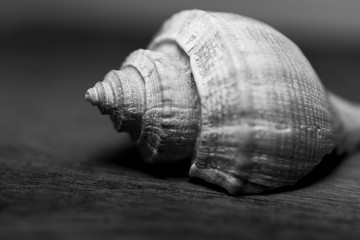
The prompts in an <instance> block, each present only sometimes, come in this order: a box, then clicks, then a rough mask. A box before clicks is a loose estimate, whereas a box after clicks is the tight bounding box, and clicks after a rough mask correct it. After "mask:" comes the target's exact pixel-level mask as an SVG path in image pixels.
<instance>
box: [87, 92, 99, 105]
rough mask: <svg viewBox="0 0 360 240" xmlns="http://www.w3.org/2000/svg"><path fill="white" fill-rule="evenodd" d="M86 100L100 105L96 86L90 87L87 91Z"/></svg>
mask: <svg viewBox="0 0 360 240" xmlns="http://www.w3.org/2000/svg"><path fill="white" fill-rule="evenodd" d="M85 100H86V101H88V102H90V103H91V104H92V105H99V102H100V101H99V96H98V94H97V91H96V90H95V89H94V88H89V89H88V90H87V91H86V93H85Z"/></svg>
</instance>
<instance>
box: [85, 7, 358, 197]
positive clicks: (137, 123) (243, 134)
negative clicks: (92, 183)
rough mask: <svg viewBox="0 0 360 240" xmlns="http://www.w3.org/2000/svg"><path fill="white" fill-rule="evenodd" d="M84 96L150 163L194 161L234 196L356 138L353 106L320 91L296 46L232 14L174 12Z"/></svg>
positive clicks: (286, 180)
mask: <svg viewBox="0 0 360 240" xmlns="http://www.w3.org/2000/svg"><path fill="white" fill-rule="evenodd" d="M86 99H87V100H88V101H90V102H91V103H92V104H93V105H96V106H98V107H99V109H100V110H101V112H102V113H104V114H109V115H110V116H111V119H112V120H113V122H114V125H115V128H116V129H117V130H118V131H121V132H128V133H130V134H131V137H132V139H133V140H134V141H136V144H137V145H138V146H139V149H140V150H141V151H142V153H143V156H144V160H145V161H146V162H151V163H156V162H175V161H181V160H184V159H191V162H192V165H191V168H190V171H189V175H190V176H191V177H198V178H202V179H204V180H206V181H208V182H210V183H214V184H217V185H220V186H221V187H223V188H225V189H226V190H227V191H228V192H229V193H231V194H237V193H260V192H263V191H266V190H270V189H274V188H278V187H281V186H287V185H293V184H295V183H296V182H297V181H298V180H299V179H301V178H302V177H303V176H305V175H306V174H307V173H309V172H310V171H311V170H312V169H313V168H314V167H315V166H316V165H317V164H318V163H319V162H320V161H321V159H322V158H323V157H324V156H325V155H326V154H328V153H330V152H331V151H332V150H333V149H334V147H335V146H336V144H337V142H339V141H342V142H344V143H346V144H343V145H342V146H350V145H351V144H352V145H354V144H353V143H354V142H356V141H357V140H358V138H359V137H354V135H353V136H352V138H356V141H354V139H352V140H350V142H351V144H350V143H349V139H351V138H350V137H347V135H346V134H343V133H344V132H346V131H348V130H349V124H347V123H344V119H348V117H347V116H345V115H346V114H349V113H350V114H351V112H352V106H350V105H348V104H347V103H346V102H345V101H343V100H341V99H339V98H338V97H335V96H333V95H331V94H330V93H328V92H327V91H326V90H325V89H324V87H323V85H322V84H321V82H320V81H319V78H318V76H317V75H316V73H315V71H314V70H313V68H312V67H311V65H310V63H309V62H308V60H307V59H306V58H305V57H304V55H303V53H302V52H301V51H300V49H299V48H298V47H297V46H296V45H295V44H294V43H293V42H292V41H290V40H289V39H288V38H286V37H285V36H284V35H282V34H281V33H279V32H278V31H276V30H275V29H273V28H272V27H270V26H268V25H266V24H264V23H262V22H259V21H257V20H254V19H251V18H248V17H243V16H239V15H235V14H230V13H217V12H205V11H201V10H190V11H182V12H180V13H177V14H175V15H174V16H172V17H171V18H170V19H169V20H167V21H166V22H165V23H164V24H163V26H162V28H161V29H160V31H159V32H158V33H157V34H156V36H155V37H154V39H153V40H152V42H151V43H150V45H149V46H148V48H147V50H137V51H134V52H133V53H131V54H130V55H129V57H128V58H127V59H126V60H125V62H124V63H123V64H122V66H121V68H120V70H119V71H116V70H113V71H111V72H110V73H108V75H107V76H106V77H105V80H104V81H103V82H98V83H96V85H95V86H94V87H93V88H91V89H89V90H88V91H87V93H86ZM343 105H344V106H346V107H345V108H344V107H343ZM341 109H347V110H346V111H345V112H346V113H344V112H343V113H338V111H341ZM350 122H351V121H350ZM350 125H351V123H350ZM184 161H185V160H184Z"/></svg>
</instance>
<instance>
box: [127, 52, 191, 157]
mask: <svg viewBox="0 0 360 240" xmlns="http://www.w3.org/2000/svg"><path fill="white" fill-rule="evenodd" d="M165 66H166V67H165ZM126 67H133V68H135V69H137V71H138V72H139V73H140V75H141V76H142V78H143V80H144V84H145V102H146V104H145V105H146V109H145V112H144V113H143V122H142V124H143V125H142V131H141V134H140V137H139V138H138V140H137V145H138V146H139V149H141V150H142V152H143V156H144V157H145V161H147V162H153V161H156V162H161V161H169V160H170V161H178V160H179V159H183V158H184V156H185V157H186V156H188V155H191V154H192V152H193V146H194V145H195V140H196V135H197V129H198V127H197V123H198V119H197V115H198V114H197V112H198V109H197V99H196V98H195V99H191V98H190V97H189V96H194V95H196V94H195V93H194V92H192V91H194V89H195V87H194V86H193V87H192V86H191V85H189V83H188V82H187V79H189V74H191V72H189V71H188V70H187V66H182V65H181V64H179V62H178V61H175V60H174V59H172V58H171V57H167V56H166V55H164V54H162V53H160V52H153V51H149V50H137V51H135V52H133V53H132V54H130V56H129V57H128V58H127V59H126V60H125V62H124V63H123V65H122V67H121V68H122V69H124V68H126ZM173 79H177V81H174V82H172V81H171V80H173ZM173 89H176V92H174V91H173ZM183 96H185V98H183Z"/></svg>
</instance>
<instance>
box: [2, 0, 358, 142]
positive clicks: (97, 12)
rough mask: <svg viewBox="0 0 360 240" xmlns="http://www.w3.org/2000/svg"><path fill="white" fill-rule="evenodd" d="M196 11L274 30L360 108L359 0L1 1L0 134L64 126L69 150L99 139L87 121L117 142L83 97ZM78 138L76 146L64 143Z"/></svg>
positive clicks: (332, 87)
mask: <svg viewBox="0 0 360 240" xmlns="http://www.w3.org/2000/svg"><path fill="white" fill-rule="evenodd" d="M193 8H198V9H204V10H211V11H225V12H233V13H237V14H242V15H246V16H250V17H253V18H256V19H259V20H261V21H264V22H266V23H268V24H270V25H272V26H273V27H275V28H276V29H278V30H279V31H281V32H282V33H284V34H285V35H286V36H288V37H289V38H291V39H292V40H293V41H294V42H295V43H297V44H298V45H299V46H300V48H301V49H302V50H303V51H304V53H305V54H306V56H307V57H308V58H309V59H310V62H311V63H312V64H313V66H314V68H315V69H316V71H317V72H318V74H319V76H320V78H321V79H322V82H323V83H324V85H325V86H326V87H327V88H328V89H330V90H331V91H334V92H335V93H337V94H339V95H341V96H345V97H347V98H349V99H351V100H354V101H360V96H359V94H358V89H359V87H360V86H359V84H360V81H359V80H360V73H359V71H360V70H359V61H360V55H359V52H360V44H359V43H360V24H359V23H360V14H359V10H360V1H357V0H342V1H337V0H304V1H290V0H273V1H260V0H224V1H213V0H192V1H161V0H152V1H140V0H132V1H119V0H103V1H87V0H62V1H46V0H29V1H21V0H2V1H1V2H0V79H1V86H0V107H1V109H5V111H6V114H2V115H1V121H2V126H7V127H6V128H2V129H1V131H2V134H3V135H5V136H6V134H9V135H11V136H13V135H14V132H21V136H22V138H23V136H24V135H25V134H26V133H28V136H29V138H32V139H43V137H41V136H39V138H34V137H33V136H34V134H35V135H39V134H41V133H42V132H43V133H44V134H46V133H48V132H49V131H52V130H54V129H57V130H60V131H58V134H60V135H61V134H63V135H64V136H62V137H63V139H66V141H65V143H64V144H66V143H67V144H69V146H72V145H73V144H78V143H79V142H82V141H84V140H83V135H84V134H85V132H86V134H87V135H88V134H91V133H89V131H88V130H86V131H85V129H81V127H84V124H85V125H86V124H88V125H86V127H88V128H93V127H96V128H97V129H99V126H103V125H104V129H100V130H99V132H98V133H97V134H101V133H102V132H103V131H105V132H106V131H108V132H107V134H110V132H111V134H114V135H115V133H113V130H112V128H111V127H109V126H108V123H104V121H105V120H104V119H103V118H102V117H101V116H100V115H99V114H98V113H97V112H95V109H93V108H92V107H91V106H90V105H89V104H88V103H86V102H85V101H84V100H83V97H84V92H85V91H86V89H87V88H89V87H90V86H92V85H93V84H94V83H95V82H96V81H100V80H102V79H103V76H104V75H105V74H106V72H107V71H109V70H111V69H114V68H118V67H119V65H120V64H121V63H122V61H123V60H124V58H125V57H126V56H127V55H128V54H129V53H130V52H131V51H133V50H135V49H138V48H145V47H146V46H147V44H148V43H149V41H150V40H151V38H152V36H153V34H154V33H156V31H157V30H158V29H159V27H160V25H161V23H162V22H163V21H164V20H166V19H167V18H168V17H170V16H171V15H172V14H173V13H175V12H177V11H180V10H183V9H193ZM59 119H61V121H59ZM83 119H87V120H86V123H84V120H83ZM24 120H26V122H24ZM91 124H93V125H91ZM98 124H100V125H98ZM105 126H106V127H105ZM74 129H76V130H77V131H74ZM105 129H106V130H105ZM70 132H71V134H72V138H71V139H74V140H73V142H72V141H71V140H70V139H68V138H67V137H66V136H65V135H66V134H69V133H70ZM107 138H108V136H107ZM89 139H91V138H89ZM17 140H18V139H17ZM50 142H51V141H50ZM48 143H49V141H47V142H46V144H48ZM39 144H42V143H39ZM54 145H58V144H55V143H54Z"/></svg>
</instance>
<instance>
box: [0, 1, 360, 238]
mask: <svg viewBox="0 0 360 240" xmlns="http://www.w3.org/2000/svg"><path fill="white" fill-rule="evenodd" d="M191 8H200V9H206V10H213V11H228V12H235V13H238V14H243V15H247V16H251V17H254V18H257V19H259V20H262V21H265V22H267V23H268V24H270V25H272V26H274V27H275V28H277V29H278V30H280V31H281V32H283V33H284V34H285V35H287V36H289V37H290V38H291V39H292V40H293V41H294V42H296V43H297V44H298V45H299V46H300V47H301V48H302V49H303V51H304V53H305V54H306V56H307V57H308V58H309V60H310V61H311V63H312V64H313V66H314V68H315V69H316V71H317V73H318V75H319V76H320V78H321V79H322V82H323V84H324V85H325V86H326V87H327V88H328V89H329V90H330V91H332V92H335V93H337V94H339V95H340V96H343V97H345V98H348V99H350V100H353V101H360V95H359V93H358V91H359V88H360V69H359V66H360V65H359V63H360V45H359V43H360V25H359V23H360V15H359V14H358V12H359V10H360V2H359V1H355V0H353V1H351V0H343V1H335V0H331V1H330V0H329V1H320V0H312V1H310V0H306V1H286V0H282V1H280V0H277V1H255V0H246V1H235V0H234V1H221V2H220V1H206V0H201V1H200V0H193V1H186V2H185V3H180V1H177V2H175V1H160V0H155V1H138V0H136V1H135V0H133V1H131V3H130V1H127V2H125V1H115V0H105V1H85V0H77V1H70V0H64V1H45V0H37V1H35V0H34V1H19V0H17V1H10V0H3V1H1V3H0V84H1V85H0V109H1V110H2V111H1V114H0V239H21V237H23V238H26V239H29V238H31V239H39V238H46V239H79V238H87V239H98V238H100V237H107V238H113V239H119V238H121V237H128V238H136V239H138V238H139V239H140V238H154V239H169V238H173V239H184V238H193V239H200V238H203V239H212V238H214V239H218V238H220V237H237V238H241V237H242V238H245V239H248V238H253V239H268V238H274V239H304V237H307V238H309V239H316V238H319V237H326V238H327V239H339V238H342V239H343V238H344V239H348V238H357V237H359V236H360V235H359V234H360V228H359V226H360V201H359V200H360V174H359V173H360V159H359V158H360V155H359V154H354V155H352V156H348V157H346V158H344V157H341V156H330V157H328V158H326V159H325V160H324V161H323V162H322V163H321V165H320V166H319V168H317V169H316V170H315V171H314V172H313V173H312V174H311V175H310V176H309V177H308V178H307V179H306V180H304V181H303V182H302V183H301V184H299V186H297V187H295V188H292V189H285V190H284V191H279V192H276V193H273V194H267V195H255V196H238V197H232V196H229V195H227V194H226V193H225V192H223V191H222V190H220V189H217V188H215V187H213V186H210V185H207V184H205V183H203V182H198V181H194V180H189V178H188V177H186V171H185V170H186V169H184V168H183V167H182V166H175V167H150V166H146V165H144V164H142V163H141V161H140V158H139V155H138V153H137V151H136V150H135V149H134V148H133V146H132V145H131V143H130V141H129V139H128V138H127V136H126V135H121V134H118V133H116V131H115V130H113V128H112V126H111V122H110V120H109V119H108V118H107V117H103V116H101V115H100V114H99V112H98V111H97V109H95V108H93V107H91V106H90V104H88V103H87V102H85V101H84V93H85V91H86V89H87V88H89V87H91V86H92V85H93V84H94V83H95V82H96V81H100V80H102V78H103V76H104V75H105V73H106V72H107V71H108V70H111V69H116V68H118V67H119V66H120V64H121V62H122V61H123V60H124V58H125V57H126V56H127V55H128V54H129V53H130V52H131V51H133V50H135V49H138V48H145V47H146V45H147V44H148V42H149V41H150V40H151V37H152V35H153V34H154V33H155V32H156V31H157V30H158V28H159V26H160V24H161V23H162V22H163V21H164V20H165V19H166V18H168V17H169V16H170V15H171V14H173V13H175V12H177V11H179V10H182V9H191Z"/></svg>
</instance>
